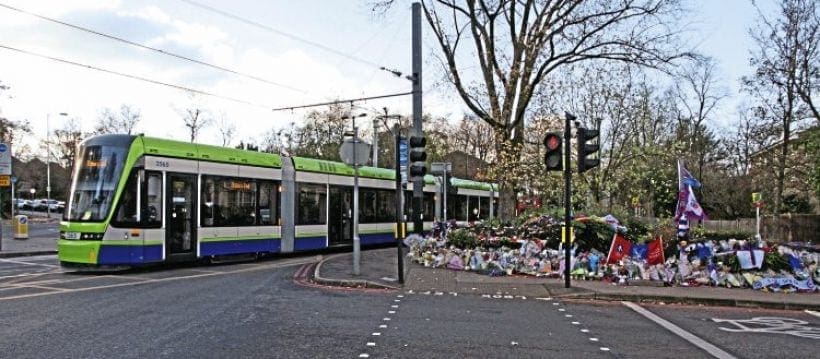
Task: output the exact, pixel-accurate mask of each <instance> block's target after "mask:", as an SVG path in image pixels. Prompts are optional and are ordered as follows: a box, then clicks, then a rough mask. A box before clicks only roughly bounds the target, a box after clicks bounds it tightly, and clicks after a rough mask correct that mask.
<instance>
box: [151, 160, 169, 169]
mask: <svg viewBox="0 0 820 359" xmlns="http://www.w3.org/2000/svg"><path fill="white" fill-rule="evenodd" d="M154 165H155V166H157V167H160V168H168V167H171V164H170V163H168V161H155V163H154Z"/></svg>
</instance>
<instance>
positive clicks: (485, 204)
mask: <svg viewBox="0 0 820 359" xmlns="http://www.w3.org/2000/svg"><path fill="white" fill-rule="evenodd" d="M478 213H479V214H478V216H479V218H480V219H482V220H487V219H490V197H479V198H478Z"/></svg>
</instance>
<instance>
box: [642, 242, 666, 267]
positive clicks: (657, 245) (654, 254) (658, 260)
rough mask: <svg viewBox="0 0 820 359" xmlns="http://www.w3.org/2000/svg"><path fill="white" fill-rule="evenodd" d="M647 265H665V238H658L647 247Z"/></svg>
mask: <svg viewBox="0 0 820 359" xmlns="http://www.w3.org/2000/svg"><path fill="white" fill-rule="evenodd" d="M646 248H647V251H646V263H648V264H649V265H653V264H663V262H664V260H665V259H664V257H663V238H661V237H658V238H655V239H654V240H652V241H650V242H649V243H647V245H646Z"/></svg>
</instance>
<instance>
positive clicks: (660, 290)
mask: <svg viewBox="0 0 820 359" xmlns="http://www.w3.org/2000/svg"><path fill="white" fill-rule="evenodd" d="M404 264H405V267H404V273H405V274H404V277H405V282H404V283H403V284H401V283H398V281H397V279H396V278H397V275H398V265H397V250H396V248H385V249H372V250H366V251H362V253H361V261H360V271H359V272H360V275H354V274H353V254H352V253H340V254H335V255H331V256H327V257H325V258H324V259H323V260H322V261H320V262H319V263H318V264H317V265H316V267H315V269H314V275H313V281H314V282H316V283H318V284H323V285H330V286H345V287H366V288H382V289H392V290H403V291H408V292H409V291H413V292H417V293H429V294H433V295H443V294H453V293H458V294H473V295H481V296H491V297H494V298H516V297H530V298H539V297H540V298H546V297H550V298H561V299H576V300H606V301H630V302H651V303H681V304H694V305H708V306H731V307H748V308H767V309H787V310H813V311H820V293H818V292H814V293H773V292H764V291H758V290H752V289H750V288H724V287H711V286H699V287H681V286H675V287H663V286H658V285H656V283H651V282H648V283H640V284H638V285H615V284H612V283H609V282H605V281H597V280H588V281H586V280H573V281H571V282H570V287H569V288H566V287H565V283H564V280H563V279H561V278H547V277H540V278H539V277H533V276H527V275H512V276H502V277H490V276H488V275H483V274H478V273H472V272H469V271H454V270H449V269H443V268H428V267H424V266H422V265H420V264H417V263H407V261H405V263H404Z"/></svg>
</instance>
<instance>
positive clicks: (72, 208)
mask: <svg viewBox="0 0 820 359" xmlns="http://www.w3.org/2000/svg"><path fill="white" fill-rule="evenodd" d="M77 154H78V156H77V160H76V162H75V165H74V167H75V168H74V179H73V181H72V185H71V198H70V201H69V203H68V209H67V210H66V215H65V216H66V219H67V220H69V221H102V220H104V219H105V218H106V216H107V215H108V212H109V211H110V210H111V205H112V203H113V201H114V194H115V192H116V190H117V184H118V183H119V180H120V177H121V174H122V170H123V164H124V162H125V156H127V155H128V147H127V146H113V145H94V144H88V145H83V146H81V147H80V149H79V152H78V153H77Z"/></svg>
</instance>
